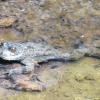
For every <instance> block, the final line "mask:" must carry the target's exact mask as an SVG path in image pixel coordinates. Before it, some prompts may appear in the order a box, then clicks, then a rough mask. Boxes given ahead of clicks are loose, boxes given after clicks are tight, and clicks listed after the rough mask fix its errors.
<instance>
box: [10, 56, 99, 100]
mask: <svg viewBox="0 0 100 100" xmlns="http://www.w3.org/2000/svg"><path fill="white" fill-rule="evenodd" d="M99 65H100V61H99V60H97V59H93V58H84V59H82V60H80V61H77V62H74V63H69V64H63V66H64V75H63V78H62V79H61V80H60V81H59V83H58V85H57V86H53V87H52V88H50V89H48V90H46V91H44V92H42V93H23V92H22V93H20V94H19V95H18V96H10V97H9V100H100V66H99Z"/></svg>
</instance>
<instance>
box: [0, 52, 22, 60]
mask: <svg viewBox="0 0 100 100" xmlns="http://www.w3.org/2000/svg"><path fill="white" fill-rule="evenodd" d="M1 57H2V59H4V60H19V59H20V58H21V57H22V53H20V54H14V53H11V52H9V51H6V52H5V51H4V52H3V53H2V55H1Z"/></svg>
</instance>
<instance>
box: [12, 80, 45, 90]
mask: <svg viewBox="0 0 100 100" xmlns="http://www.w3.org/2000/svg"><path fill="white" fill-rule="evenodd" d="M11 88H12V89H16V90H19V91H21V90H23V91H43V90H45V86H44V85H42V84H39V83H38V82H31V81H25V80H21V79H19V80H17V81H16V84H15V85H13V86H11Z"/></svg>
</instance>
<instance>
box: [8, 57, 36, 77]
mask: <svg viewBox="0 0 100 100" xmlns="http://www.w3.org/2000/svg"><path fill="white" fill-rule="evenodd" d="M21 63H22V66H21V67H17V68H14V69H11V70H10V71H9V72H8V73H9V76H10V77H12V76H13V75H20V74H27V73H31V72H32V73H33V72H34V67H35V66H36V65H37V64H38V63H37V62H36V61H34V60H32V59H29V58H27V59H24V60H22V61H21Z"/></svg>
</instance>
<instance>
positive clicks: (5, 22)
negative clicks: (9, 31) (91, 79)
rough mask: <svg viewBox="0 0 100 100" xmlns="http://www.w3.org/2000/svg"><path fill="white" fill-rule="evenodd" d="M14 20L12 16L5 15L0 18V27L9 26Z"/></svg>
mask: <svg viewBox="0 0 100 100" xmlns="http://www.w3.org/2000/svg"><path fill="white" fill-rule="evenodd" d="M15 21H16V19H15V18H13V17H6V18H1V19H0V27H9V26H11V25H12V24H14V22H15Z"/></svg>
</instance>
